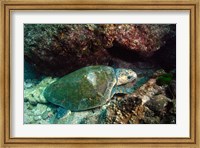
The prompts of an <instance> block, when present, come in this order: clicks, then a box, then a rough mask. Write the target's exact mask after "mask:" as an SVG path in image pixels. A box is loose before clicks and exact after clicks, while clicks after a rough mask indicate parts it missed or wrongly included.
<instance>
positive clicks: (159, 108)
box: [145, 94, 171, 112]
mask: <svg viewBox="0 0 200 148" xmlns="http://www.w3.org/2000/svg"><path fill="white" fill-rule="evenodd" d="M168 102H171V100H170V99H169V98H167V97H166V96H164V95H161V94H160V95H156V96H153V97H152V98H151V99H150V100H149V101H147V102H146V103H145V106H147V107H148V108H149V109H151V110H152V111H154V112H164V111H165V107H166V106H167V104H168Z"/></svg>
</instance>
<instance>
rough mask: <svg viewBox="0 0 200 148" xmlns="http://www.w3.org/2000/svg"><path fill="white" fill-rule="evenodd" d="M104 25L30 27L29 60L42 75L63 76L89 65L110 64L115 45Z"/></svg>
mask: <svg viewBox="0 0 200 148" xmlns="http://www.w3.org/2000/svg"><path fill="white" fill-rule="evenodd" d="M104 31H105V30H104V29H103V27H102V26H101V25H94V24H72V25H70V24H60V25H59V24H54V25H50V24H26V25H25V58H26V60H27V61H29V62H30V63H32V65H33V66H34V67H35V69H37V70H38V71H39V72H42V73H44V74H48V75H54V76H55V75H56V76H63V75H65V74H67V73H70V72H72V71H75V70H77V69H80V68H81V67H85V66H88V65H99V64H104V65H107V64H108V61H109V55H108V53H107V51H106V50H105V48H109V47H110V46H111V45H110V44H112V43H110V41H109V39H107V38H106V37H105V36H104V35H103V34H104Z"/></svg>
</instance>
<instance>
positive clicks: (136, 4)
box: [0, 0, 200, 147]
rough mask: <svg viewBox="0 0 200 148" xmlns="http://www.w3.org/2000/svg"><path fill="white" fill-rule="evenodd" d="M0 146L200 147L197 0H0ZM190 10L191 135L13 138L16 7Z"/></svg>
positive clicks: (199, 65)
mask: <svg viewBox="0 0 200 148" xmlns="http://www.w3.org/2000/svg"><path fill="white" fill-rule="evenodd" d="M0 4H1V11H0V13H1V14H0V16H1V23H0V24H1V38H0V39H1V40H0V47H1V50H0V60H1V63H0V71H1V77H0V82H1V88H0V94H1V98H0V99H1V100H0V101H1V102H0V138H1V147H14V146H18V147H30V146H34V147H37V146H38V147H39V146H40V147H58V146H60V147H62V146H63V147H64V146H68V147H72V146H74V147H87V146H89V147H102V146H103V147H115V146H116V147H125V146H127V147H169V146H171V147H200V144H199V141H200V137H199V132H200V131H199V129H200V128H199V127H200V118H199V116H200V112H199V108H200V104H199V102H200V101H199V97H200V91H198V89H199V88H200V87H199V84H200V82H199V81H200V75H199V73H200V64H199V63H200V61H199V60H200V51H199V50H200V48H199V47H200V40H199V36H200V33H199V28H200V27H199V26H200V24H199V16H200V15H199V13H200V9H199V6H200V5H199V1H198V0H190V1H188V0H185V1H182V0H176V1H169V0H162V1H159V0H153V1H146V0H140V1H137V0H118V1H115V0H109V1H107V0H96V1H92V0H83V1H81V0H74V1H71V0H69V1H65V0H58V1H54V0H1V1H0ZM69 9H73V10H83V9H84V10H144V11H145V10H169V11H170V10H178V11H179V10H180V11H181V10H189V11H190V53H191V54H190V138H27V137H23V138H11V137H10V132H11V127H10V122H11V121H10V110H11V108H10V87H11V86H10V13H11V12H12V11H16V10H69Z"/></svg>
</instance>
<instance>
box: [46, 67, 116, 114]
mask: <svg viewBox="0 0 200 148" xmlns="http://www.w3.org/2000/svg"><path fill="white" fill-rule="evenodd" d="M115 84H116V76H115V71H114V69H113V68H112V67H109V66H88V67H84V68H81V69H79V70H77V71H75V72H72V73H70V74H68V75H66V76H64V77H62V78H60V79H59V80H57V81H56V82H54V83H52V84H50V85H49V86H47V88H46V89H45V90H44V92H43V94H44V97H45V98H46V99H47V101H49V102H51V103H53V104H56V105H59V106H61V107H63V108H65V109H68V110H71V111H82V110H87V109H91V108H95V107H98V106H102V105H103V104H105V103H106V101H107V100H108V99H110V97H111V91H112V89H113V87H114V86H115Z"/></svg>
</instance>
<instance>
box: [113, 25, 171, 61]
mask: <svg viewBox="0 0 200 148" xmlns="http://www.w3.org/2000/svg"><path fill="white" fill-rule="evenodd" d="M114 26H115V27H114V29H113V30H114V31H112V34H114V41H115V42H116V43H117V44H118V45H119V46H122V47H124V48H126V49H128V50H132V51H134V52H137V53H139V54H140V55H142V56H145V57H148V56H151V55H153V53H154V52H155V51H157V50H159V49H160V47H162V46H163V45H165V43H166V41H167V39H168V38H169V37H168V36H169V34H170V33H171V32H172V31H171V29H172V27H173V25H171V26H170V25H158V24H141V25H139V24H137V25H134V24H119V25H114ZM109 35H110V34H109Z"/></svg>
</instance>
